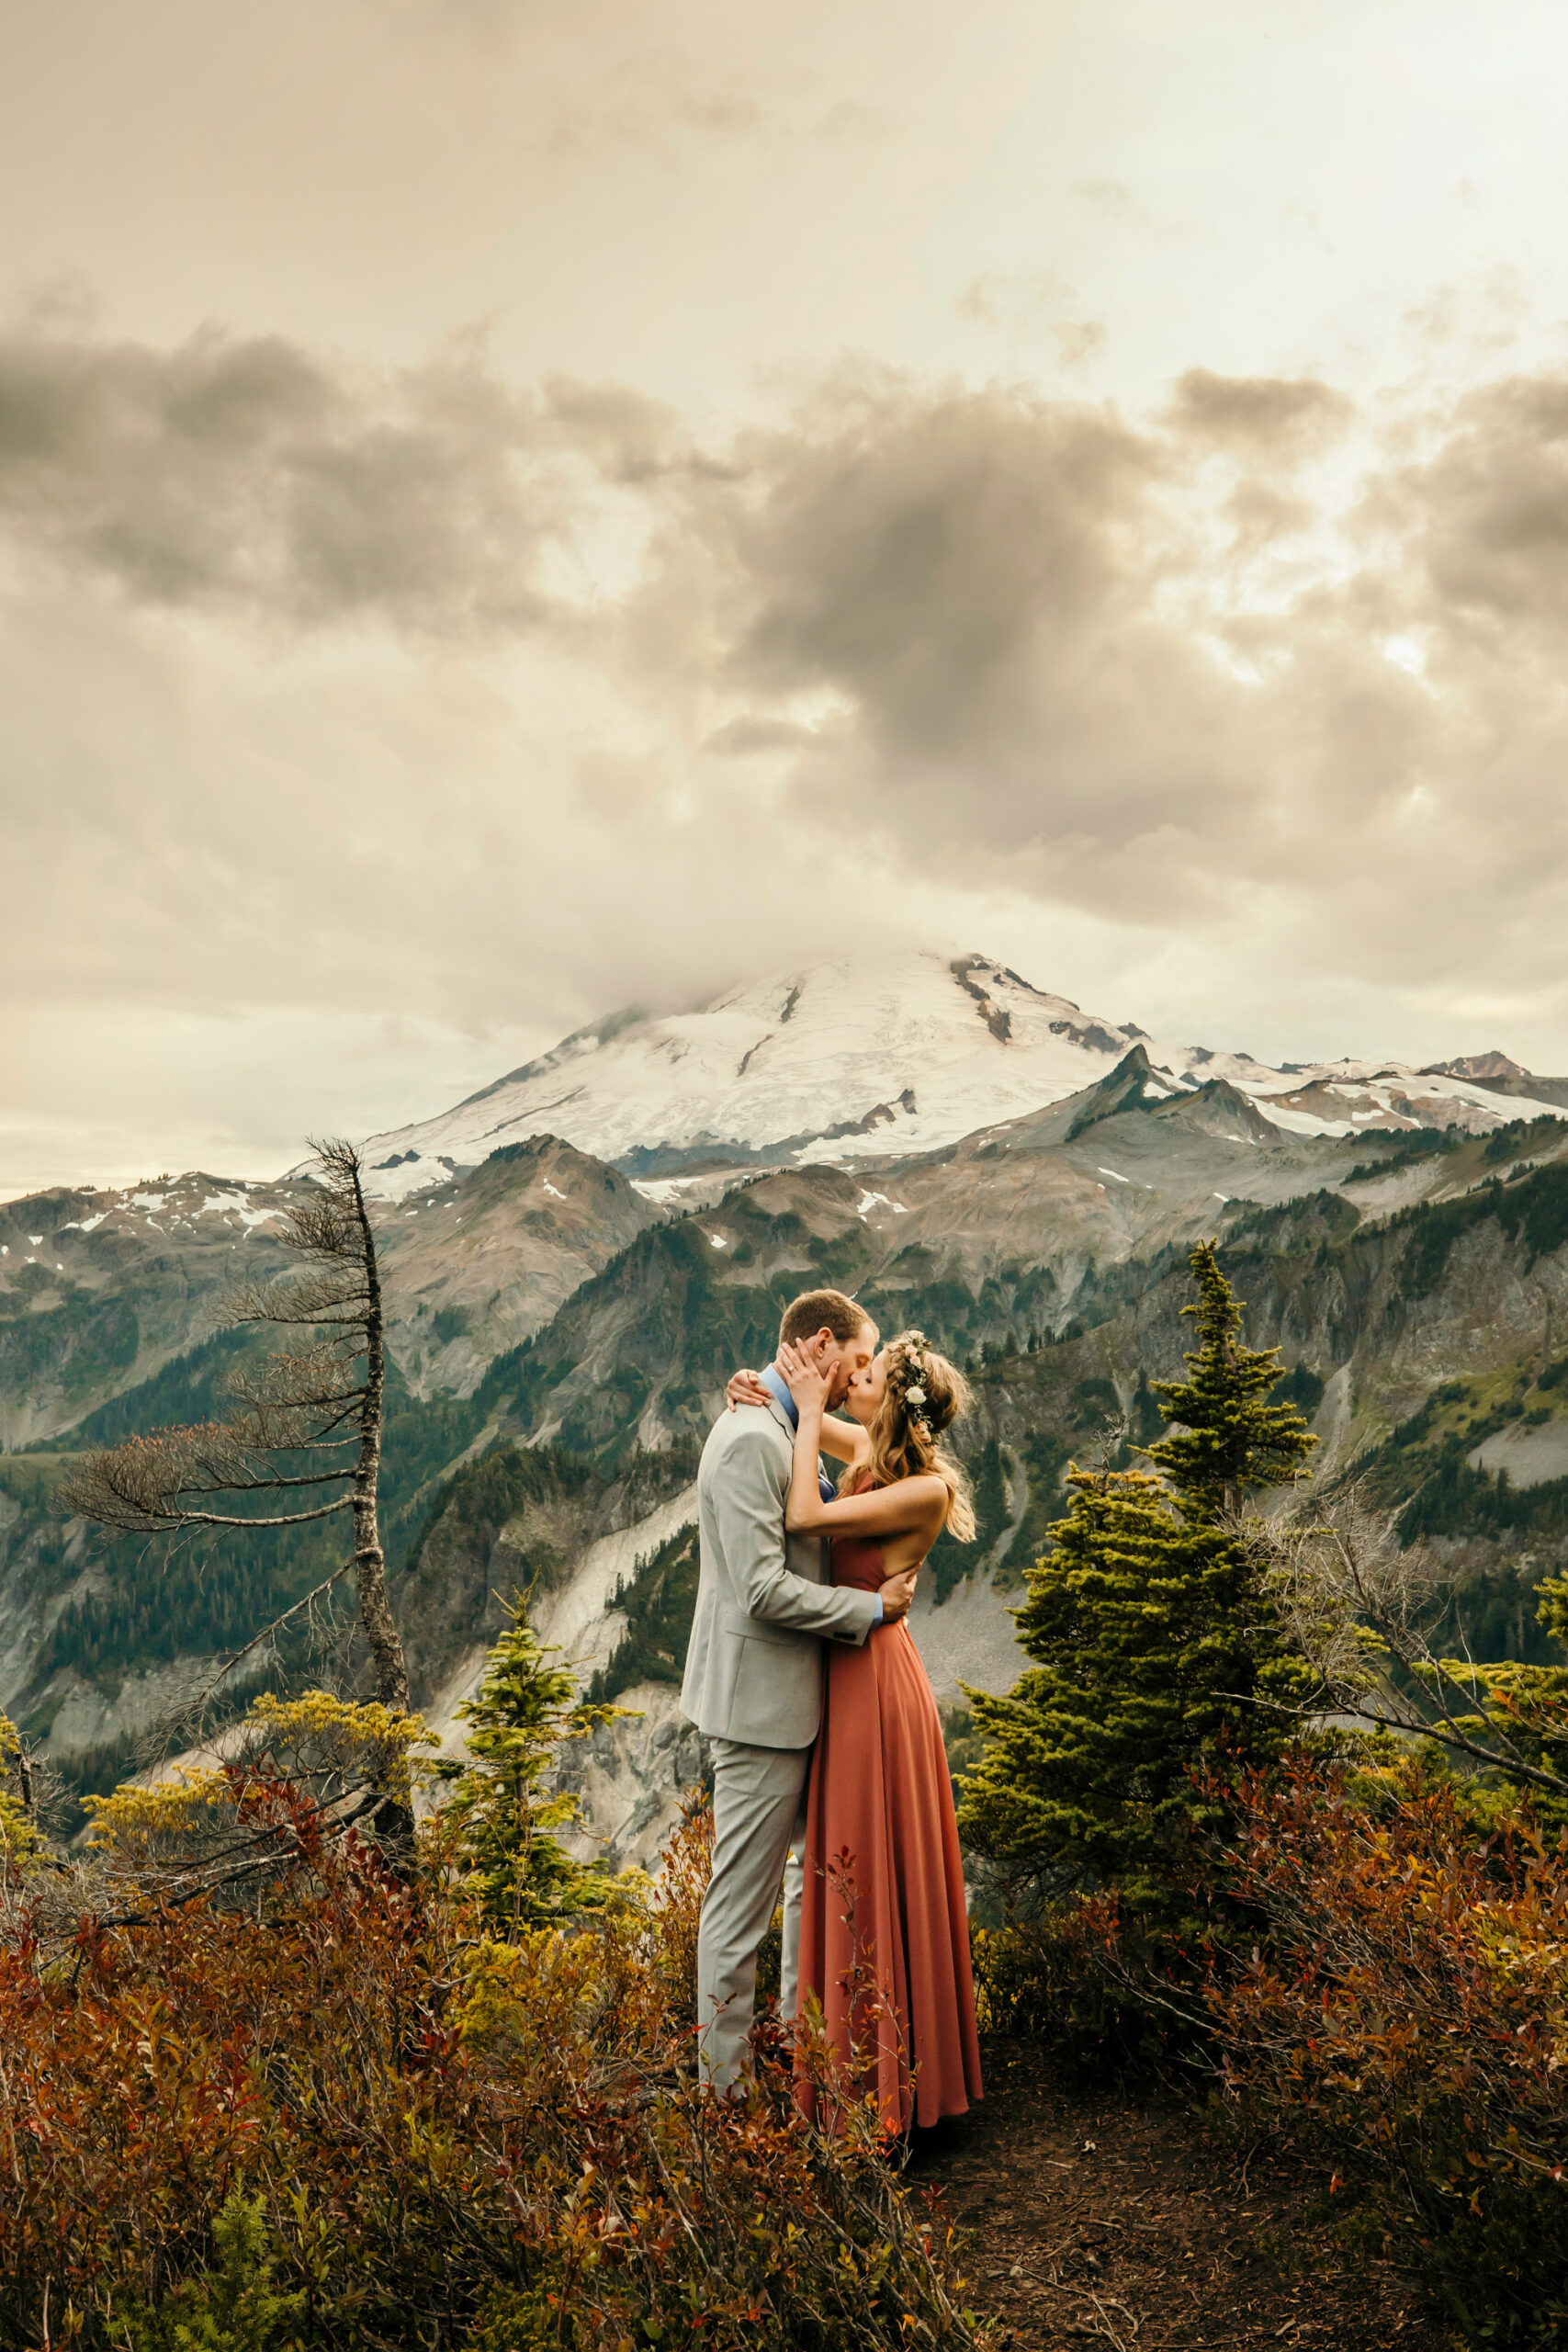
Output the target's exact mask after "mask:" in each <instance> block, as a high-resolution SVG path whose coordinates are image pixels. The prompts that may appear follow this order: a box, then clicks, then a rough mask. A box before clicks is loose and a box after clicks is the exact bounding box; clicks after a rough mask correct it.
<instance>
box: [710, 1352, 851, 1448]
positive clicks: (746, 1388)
mask: <svg viewBox="0 0 1568 2352" xmlns="http://www.w3.org/2000/svg"><path fill="white" fill-rule="evenodd" d="M724 1393H725V1396H726V1397H728V1400H729V1409H730V1411H731V1412H732V1413H733V1412H734V1410H735V1408H736V1407H737V1405H761V1406H762V1407H763V1408H764V1409H765V1408H767V1407H768V1406H769V1405H771V1404H772V1403H773V1391H772V1389H770V1388H764V1387H763V1385H762V1383H761V1379H760V1378H759V1376H758V1375H757V1374H756V1373H754V1372H746V1371H740V1372H733V1373H731V1374H730V1375H729V1385H728V1387H727V1388H726V1389H725V1392H724ZM822 1451H823V1453H828V1454H831V1456H832V1458H833V1460H834V1461H835V1462H863V1461H864V1459H865V1457H866V1455H867V1454H868V1453H870V1451H871V1440H870V1439H869V1438H868V1437H867V1435H866V1433H865V1431H864V1430H863V1429H862V1428H861V1427H860V1426H859V1424H858V1423H857V1422H854V1421H841V1420H840V1419H839V1417H838V1415H837V1414H836V1413H824V1414H823V1416H822Z"/></svg>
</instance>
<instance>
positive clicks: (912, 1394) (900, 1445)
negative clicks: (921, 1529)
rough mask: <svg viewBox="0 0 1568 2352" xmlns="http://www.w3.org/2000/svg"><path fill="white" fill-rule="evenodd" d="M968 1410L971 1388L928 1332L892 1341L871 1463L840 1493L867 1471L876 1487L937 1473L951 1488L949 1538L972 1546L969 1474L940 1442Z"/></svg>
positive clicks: (849, 1476)
mask: <svg viewBox="0 0 1568 2352" xmlns="http://www.w3.org/2000/svg"><path fill="white" fill-rule="evenodd" d="M968 1405H969V1383H968V1382H967V1381H966V1380H965V1379H964V1374H962V1373H961V1372H960V1371H959V1369H958V1367H957V1365H956V1364H953V1363H949V1362H948V1360H947V1358H946V1357H945V1356H943V1355H939V1354H938V1353H937V1351H936V1350H935V1349H934V1348H933V1347H932V1346H931V1343H930V1341H929V1340H927V1338H926V1335H925V1333H924V1332H923V1331H900V1332H899V1334H898V1336H897V1339H896V1340H888V1342H887V1385H886V1388H885V1389H884V1390H883V1393H882V1402H881V1404H880V1405H879V1406H878V1407H877V1408H876V1419H874V1421H873V1423H872V1425H871V1428H870V1429H869V1430H868V1431H867V1432H866V1434H867V1435H868V1437H869V1438H870V1440H871V1458H870V1461H869V1463H868V1464H862V1465H861V1467H860V1469H858V1470H857V1469H856V1467H855V1465H854V1464H853V1463H851V1464H850V1465H849V1466H848V1468H847V1469H846V1470H845V1471H844V1473H843V1475H842V1476H841V1477H840V1481H839V1485H840V1490H841V1491H844V1492H847V1491H848V1490H849V1489H850V1487H852V1486H853V1485H854V1483H855V1482H856V1481H857V1480H858V1479H859V1478H860V1477H862V1476H863V1475H864V1472H865V1470H866V1469H867V1468H869V1469H870V1472H871V1476H872V1483H873V1485H874V1486H877V1487H891V1486H892V1485H893V1484H894V1483H895V1481H896V1480H897V1479H899V1478H919V1477H921V1476H925V1475H926V1474H928V1473H930V1472H932V1471H934V1472H935V1474H936V1476H938V1477H939V1478H941V1479H942V1481H943V1482H944V1484H945V1485H946V1487H947V1532H948V1533H949V1534H950V1535H952V1536H953V1537H954V1538H955V1539H956V1540H957V1542H959V1543H960V1544H973V1542H974V1541H975V1506H974V1504H973V1502H972V1501H971V1500H970V1497H969V1476H968V1473H967V1471H966V1470H965V1469H964V1464H962V1463H961V1462H957V1461H955V1460H954V1459H953V1455H952V1454H951V1453H948V1451H947V1448H946V1447H945V1446H944V1445H942V1444H941V1443H940V1442H939V1441H940V1439H941V1437H942V1432H943V1430H948V1429H951V1428H952V1426H953V1422H954V1421H955V1420H956V1419H958V1416H959V1414H960V1413H962V1412H965V1411H966V1410H967V1409H968Z"/></svg>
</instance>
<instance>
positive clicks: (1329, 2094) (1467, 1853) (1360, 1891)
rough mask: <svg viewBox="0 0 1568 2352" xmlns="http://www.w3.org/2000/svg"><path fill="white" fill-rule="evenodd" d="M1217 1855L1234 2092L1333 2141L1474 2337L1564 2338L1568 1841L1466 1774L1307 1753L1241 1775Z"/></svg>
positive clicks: (1370, 2205) (1214, 1968)
mask: <svg viewBox="0 0 1568 2352" xmlns="http://www.w3.org/2000/svg"><path fill="white" fill-rule="evenodd" d="M1227 1804H1228V1806H1229V1808H1230V1829H1229V1834H1228V1836H1227V1840H1226V1847H1225V1849H1224V1851H1223V1852H1221V1853H1220V1854H1219V1856H1218V1858H1217V1860H1216V1863H1215V1869H1216V1872H1217V1876H1218V1879H1219V1882H1220V1883H1221V1884H1222V1885H1223V1886H1224V1889H1225V1892H1226V1894H1227V1895H1228V1896H1229V1898H1230V1899H1231V1901H1232V1902H1233V1903H1238V1904H1240V1905H1244V1906H1246V1907H1247V1909H1248V1910H1250V1911H1251V1913H1252V1914H1253V1916H1254V1917H1255V1919H1256V1921H1257V1937H1256V1940H1255V1941H1254V1942H1252V1943H1251V1944H1250V1945H1247V1944H1237V1943H1236V1942H1235V1941H1234V1940H1233V1941H1231V1942H1230V1943H1228V1944H1225V1945H1216V1947H1215V1948H1214V1950H1213V1952H1212V1955H1211V1965H1210V1973H1209V1981H1208V1985H1207V1996H1206V1997H1207V2006H1208V2008H1209V2011H1210V2014H1211V2016H1212V2018H1213V2022H1214V2026H1215V2028H1216V2030H1217V2032H1218V2034H1219V2036H1220V2039H1221V2043H1222V2047H1223V2052H1224V2057H1223V2064H1224V2081H1225V2085H1226V2088H1227V2091H1228V2093H1229V2096H1230V2097H1231V2098H1233V2099H1234V2100H1235V2102H1236V2104H1237V2106H1238V2108H1240V2109H1242V2110H1244V2112H1245V2113H1246V2114H1247V2115H1248V2116H1249V2117H1250V2118H1253V2119H1255V2120H1260V2121H1262V2122H1264V2123H1265V2124H1269V2123H1279V2122H1280V2121H1284V2122H1286V2123H1288V2124H1289V2125H1291V2126H1292V2128H1293V2129H1294V2131H1295V2132H1296V2135H1297V2137H1298V2140H1300V2141H1303V2142H1304V2143H1305V2144H1306V2145H1308V2146H1309V2147H1310V2146H1315V2147H1316V2149H1317V2150H1318V2152H1319V2154H1320V2157H1321V2160H1322V2163H1323V2165H1324V2170H1325V2177H1326V2178H1327V2179H1328V2180H1329V2182H1330V2184H1331V2185H1332V2187H1333V2188H1334V2190H1335V2191H1336V2193H1337V2194H1339V2195H1343V2196H1344V2197H1345V2199H1346V2201H1347V2204H1348V2206H1350V2207H1351V2208H1352V2209H1353V2211H1354V2212H1355V2214H1356V2216H1357V2217H1358V2221H1359V2226H1360V2227H1361V2228H1363V2229H1364V2230H1365V2231H1366V2232H1367V2233H1369V2235H1370V2236H1371V2238H1372V2239H1373V2240H1374V2241H1375V2242H1377V2243H1379V2244H1380V2245H1382V2247H1384V2248H1385V2249H1386V2250H1387V2251H1388V2252H1390V2253H1392V2254H1393V2255H1394V2256H1398V2257H1401V2258H1403V2259H1404V2261H1406V2262H1407V2263H1409V2264H1410V2265H1411V2267H1414V2268H1416V2269H1417V2270H1419V2271H1420V2273H1421V2274H1422V2275H1423V2276H1424V2277H1425V2278H1427V2281H1428V2283H1429V2284H1430V2285H1431V2286H1432V2287H1433V2289H1434V2290H1435V2291H1436V2292H1437V2293H1438V2295H1439V2297H1440V2298H1441V2299H1442V2301H1444V2302H1445V2303H1446V2305H1447V2307H1448V2308H1449V2310H1450V2312H1451V2313H1452V2315H1453V2317H1454V2318H1455V2320H1457V2322H1458V2323H1459V2325H1460V2328H1461V2340H1462V2341H1463V2342H1464V2343H1465V2344H1467V2345H1471V2344H1476V2345H1480V2344H1496V2345H1505V2344H1506V2345H1518V2346H1526V2345H1531V2346H1535V2345H1539V2346H1546V2345H1559V2344H1562V2343H1564V2342H1568V1868H1565V1863H1568V1841H1565V1840H1564V1839H1562V1838H1552V1839H1551V1841H1550V1842H1548V1841H1547V1840H1545V1839H1543V1838H1541V1837H1540V1835H1539V1833H1538V1832H1537V1831H1536V1829H1535V1828H1534V1827H1533V1826H1532V1825H1531V1823H1530V1821H1529V1819H1528V1818H1527V1817H1525V1816H1523V1815H1514V1816H1511V1817H1509V1818H1506V1819H1505V1820H1504V1821H1502V1822H1501V1823H1498V1824H1495V1825H1485V1826H1483V1825H1480V1824H1478V1823H1477V1822H1476V1821H1475V1820H1474V1818H1473V1817H1472V1815H1468V1814H1467V1813H1466V1812H1465V1810H1464V1807H1463V1804H1462V1803H1461V1796H1460V1794H1459V1793H1458V1792H1456V1790H1455V1788H1454V1785H1453V1784H1452V1783H1451V1782H1450V1781H1446V1780H1433V1779H1431V1778H1428V1777H1427V1776H1426V1775H1424V1774H1423V1772H1422V1771H1421V1770H1420V1769H1419V1768H1418V1767H1417V1766H1416V1765H1414V1764H1410V1763H1405V1764H1402V1765H1399V1766H1397V1767H1395V1768H1394V1769H1393V1770H1388V1771H1386V1772H1383V1773H1381V1774H1366V1773H1362V1774H1359V1775H1357V1776H1355V1777H1354V1778H1352V1777H1351V1776H1349V1775H1348V1774H1346V1773H1344V1772H1335V1771H1332V1770H1323V1769H1321V1768H1319V1767H1317V1766H1314V1764H1312V1763H1311V1762H1309V1761H1306V1760H1299V1759H1298V1760H1296V1761H1294V1762H1292V1764H1290V1765H1289V1767H1288V1769H1287V1770H1285V1771H1284V1772H1283V1773H1282V1774H1280V1776H1278V1777H1277V1778H1273V1779H1270V1778H1268V1777H1266V1776H1264V1775H1262V1774H1254V1775H1251V1776H1244V1777H1243V1778H1242V1779H1241V1781H1239V1783H1233V1784H1232V1785H1231V1787H1230V1788H1229V1790H1228V1792H1227Z"/></svg>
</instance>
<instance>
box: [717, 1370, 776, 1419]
mask: <svg viewBox="0 0 1568 2352" xmlns="http://www.w3.org/2000/svg"><path fill="white" fill-rule="evenodd" d="M724 1393H725V1395H726V1396H727V1397H728V1399H729V1409H730V1411H731V1412H732V1413H733V1412H734V1410H735V1408H736V1407H737V1405H762V1406H768V1405H771V1404H772V1403H773V1390H772V1389H771V1388H764V1387H763V1385H762V1381H761V1374H759V1373H755V1372H746V1371H740V1372H732V1373H731V1374H730V1375H729V1385H728V1388H727V1389H726V1390H725V1392H724Z"/></svg>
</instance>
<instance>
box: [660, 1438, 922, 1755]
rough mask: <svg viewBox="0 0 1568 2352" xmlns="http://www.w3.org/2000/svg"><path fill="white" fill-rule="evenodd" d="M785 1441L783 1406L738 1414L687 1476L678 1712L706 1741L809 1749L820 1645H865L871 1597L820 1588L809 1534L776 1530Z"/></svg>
mask: <svg viewBox="0 0 1568 2352" xmlns="http://www.w3.org/2000/svg"><path fill="white" fill-rule="evenodd" d="M794 1452H795V1438H794V1433H793V1431H792V1430H791V1429H790V1426H789V1422H788V1419H786V1417H785V1414H784V1408H783V1406H782V1405H777V1404H774V1405H772V1406H770V1407H768V1408H767V1409H766V1410H764V1409H763V1408H762V1407H761V1405H741V1406H739V1407H738V1408H737V1409H736V1410H735V1411H734V1412H733V1413H728V1412H725V1413H721V1414H720V1415H719V1417H718V1419H717V1420H716V1422H715V1423H714V1425H713V1428H712V1429H711V1430H709V1432H708V1441H707V1443H706V1444H705V1446H704V1448H703V1458H702V1464H701V1466H700V1468H699V1469H698V1472H697V1498H698V1504H699V1521H700V1533H701V1566H700V1569H699V1572H698V1577H697V1606H696V1613H695V1615H694V1618H693V1620H692V1639H691V1643H690V1645H689V1646H688V1648H687V1651H686V1673H685V1679H684V1680H683V1682H682V1686H681V1712H682V1714H684V1715H689V1716H690V1717H691V1719H692V1721H693V1722H694V1724H696V1726H697V1728H698V1729H699V1731H704V1732H705V1733H706V1734H707V1735H708V1736H709V1738H711V1739H737V1740H744V1741H746V1742H747V1743H748V1744H749V1745H750V1746H751V1747H810V1745H811V1743H812V1741H813V1740H814V1739H815V1738H816V1736H817V1732H818V1724H820V1722H821V1715H822V1646H821V1645H822V1641H823V1639H824V1638H827V1639H829V1640H837V1641H843V1642H850V1643H852V1644H853V1645H855V1646H856V1647H858V1646H859V1645H860V1644H861V1643H862V1642H863V1641H864V1640H865V1637H866V1635H867V1634H869V1633H870V1632H871V1629H872V1627H873V1626H874V1624H875V1623H876V1622H877V1618H878V1613H879V1610H878V1602H877V1597H876V1595H875V1593H874V1592H861V1591H857V1590H856V1589H854V1588H853V1587H852V1586H849V1585H844V1586H833V1585H829V1584H828V1583H827V1582H825V1580H824V1560H823V1546H822V1543H821V1540H820V1538H819V1537H818V1536H815V1535H787V1536H786V1534H785V1533H784V1497H785V1496H786V1495H787V1494H788V1492H789V1473H790V1463H791V1459H792V1457H793V1455H794Z"/></svg>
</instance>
